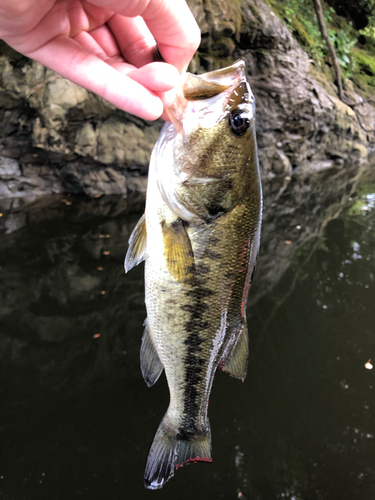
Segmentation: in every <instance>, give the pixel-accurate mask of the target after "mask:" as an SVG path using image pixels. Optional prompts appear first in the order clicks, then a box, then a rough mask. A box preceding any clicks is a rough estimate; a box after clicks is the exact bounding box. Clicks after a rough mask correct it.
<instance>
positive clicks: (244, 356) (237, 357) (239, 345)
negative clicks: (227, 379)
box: [222, 318, 249, 381]
mask: <svg viewBox="0 0 375 500" xmlns="http://www.w3.org/2000/svg"><path fill="white" fill-rule="evenodd" d="M235 336H236V337H238V340H237V342H236V343H235V344H234V346H233V347H232V350H231V352H230V353H229V356H228V357H227V359H226V361H225V363H224V365H223V367H222V370H223V371H224V372H225V373H227V374H228V375H230V376H231V377H235V378H239V379H240V380H242V381H244V380H245V378H246V374H247V363H248V359H249V334H248V332H247V323H246V318H242V321H241V323H240V325H238V327H237V332H235Z"/></svg>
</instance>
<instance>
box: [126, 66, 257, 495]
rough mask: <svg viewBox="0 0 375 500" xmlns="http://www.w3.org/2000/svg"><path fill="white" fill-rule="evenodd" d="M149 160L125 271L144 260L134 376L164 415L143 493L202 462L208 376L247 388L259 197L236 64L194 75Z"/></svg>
mask: <svg viewBox="0 0 375 500" xmlns="http://www.w3.org/2000/svg"><path fill="white" fill-rule="evenodd" d="M168 112H169V116H170V119H171V122H167V123H166V124H165V125H164V127H163V129H162V131H161V134H160V137H159V139H158V141H157V143H156V144H155V147H154V149H153V152H152V155H151V161H150V170H149V180H148V188H147V200H146V210H145V215H144V216H142V218H141V219H140V221H139V222H138V224H137V226H136V227H135V229H134V231H133V233H132V235H131V237H130V240H129V249H128V253H127V256H126V259H125V270H126V271H129V269H131V268H132V267H133V266H134V265H136V264H138V263H139V262H141V261H142V260H145V291H146V307H147V320H146V321H145V331H144V335H143V338H142V346H141V369H142V373H143V376H144V379H145V381H146V383H147V385H148V386H152V385H153V384H154V383H155V382H156V380H157V379H158V378H159V376H160V374H161V373H162V371H163V369H164V370H165V374H166V377H167V381H168V386H169V391H170V404H169V407H168V410H167V412H166V414H165V416H164V418H163V420H162V422H161V424H160V426H159V429H158V431H157V433H156V435H155V438H154V441H153V444H152V446H151V449H150V452H149V456H148V460H147V465H146V470H145V486H146V487H147V488H149V489H157V488H161V487H162V486H163V485H164V483H165V482H166V481H168V479H170V478H171V477H172V476H173V474H174V471H175V469H177V468H178V467H180V466H182V465H183V464H186V463H188V462H197V461H204V462H211V461H212V458H211V431H210V424H209V421H208V417H207V409H208V400H209V396H210V392H211V386H212V382H213V378H214V375H215V371H216V369H217V368H221V369H222V370H224V372H226V373H228V374H229V375H232V376H233V377H237V378H239V379H241V380H244V379H245V376H246V371H247V360H248V332H247V325H246V315H245V310H246V301H247V294H248V291H249V287H250V284H251V281H252V277H253V272H254V268H255V263H256V259H257V254H258V249H259V237H260V226H261V213H262V190H261V182H260V175H259V166H258V157H257V145H256V138H255V102H254V96H253V94H252V92H251V90H250V87H249V84H248V83H247V81H246V74H245V63H244V62H243V61H237V62H236V63H235V64H234V65H232V66H230V67H228V68H224V69H222V70H217V71H213V72H210V73H205V74H203V75H200V76H195V75H192V74H189V73H187V74H186V77H185V80H184V83H183V85H182V87H181V92H180V94H179V96H178V98H177V99H176V101H175V103H174V104H173V105H172V106H171V108H169V110H168Z"/></svg>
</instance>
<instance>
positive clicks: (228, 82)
mask: <svg viewBox="0 0 375 500" xmlns="http://www.w3.org/2000/svg"><path fill="white" fill-rule="evenodd" d="M242 81H246V73H245V61H243V60H242V59H239V60H238V61H236V62H235V63H234V64H232V65H231V66H228V67H227V68H222V69H217V70H214V71H210V72H208V73H204V74H203V75H192V74H191V73H187V75H186V78H185V81H184V83H183V85H182V92H183V95H184V97H185V99H186V100H187V101H198V100H202V99H210V98H211V97H215V96H216V95H218V94H220V93H221V92H225V91H226V90H228V89H230V88H231V87H234V86H236V85H238V84H239V83H240V82H242Z"/></svg>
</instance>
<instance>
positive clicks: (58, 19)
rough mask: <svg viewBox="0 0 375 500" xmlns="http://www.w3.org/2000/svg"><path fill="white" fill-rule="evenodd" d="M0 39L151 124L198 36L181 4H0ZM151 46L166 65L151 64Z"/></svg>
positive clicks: (49, 0)
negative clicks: (149, 121) (150, 121)
mask: <svg viewBox="0 0 375 500" xmlns="http://www.w3.org/2000/svg"><path fill="white" fill-rule="evenodd" d="M0 39H3V40H4V41H5V42H6V43H7V44H8V45H10V46H11V47H13V48H14V49H15V50H17V51H18V52H20V53H21V54H24V55H25V56H28V57H30V58H32V59H35V60H36V61H38V62H40V63H42V64H44V65H45V66H47V67H48V68H51V69H52V70H54V71H56V72H57V73H59V74H60V75H62V76H64V77H65V78H68V79H69V80H70V81H72V82H74V83H77V84H78V85H81V86H82V87H85V88H86V89H88V90H91V91H92V92H95V93H96V94H98V95H99V96H101V97H103V98H104V99H106V100H107V101H109V102H110V103H112V104H114V105H115V106H116V107H118V108H120V109H122V110H124V111H127V112H129V113H132V114H134V115H137V116H139V117H141V118H144V119H146V120H155V119H156V118H159V117H160V116H161V115H162V112H163V109H164V107H165V106H168V105H169V104H171V100H173V94H174V92H173V90H172V89H173V88H174V87H175V86H176V85H177V84H178V81H179V72H182V71H185V70H186V68H187V66H188V64H189V62H190V59H191V58H192V56H193V55H194V52H195V51H196V50H197V48H198V45H199V41H200V32H199V28H198V25H197V23H196V22H195V20H194V17H193V15H192V13H191V12H190V10H189V7H188V6H187V5H186V3H185V0H0ZM156 47H158V50H159V52H160V54H161V56H162V58H163V59H164V61H165V62H153V61H154V55H155V50H156Z"/></svg>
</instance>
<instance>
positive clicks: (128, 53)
mask: <svg viewBox="0 0 375 500" xmlns="http://www.w3.org/2000/svg"><path fill="white" fill-rule="evenodd" d="M107 24H108V26H109V28H110V30H111V31H112V33H113V35H114V37H115V38H116V40H117V43H118V46H119V48H120V51H121V54H122V55H123V57H124V58H125V59H126V60H127V61H128V62H129V63H130V64H133V65H134V66H136V67H137V68H140V67H141V66H144V65H145V64H149V63H151V62H152V61H153V52H154V49H155V45H156V42H155V39H154V37H153V36H152V34H151V32H150V30H149V29H148V27H147V25H146V23H145V22H144V20H143V19H142V18H141V17H139V16H137V17H133V18H131V17H124V16H120V15H118V14H115V15H114V16H113V17H112V18H111V19H110V20H109V21H108V23H107Z"/></svg>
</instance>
